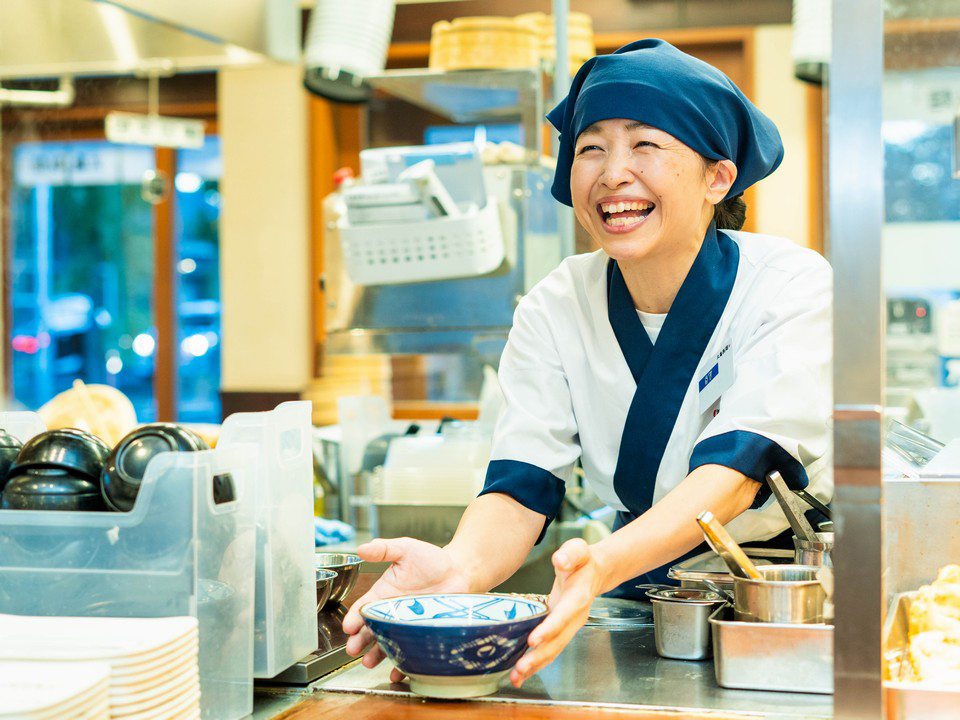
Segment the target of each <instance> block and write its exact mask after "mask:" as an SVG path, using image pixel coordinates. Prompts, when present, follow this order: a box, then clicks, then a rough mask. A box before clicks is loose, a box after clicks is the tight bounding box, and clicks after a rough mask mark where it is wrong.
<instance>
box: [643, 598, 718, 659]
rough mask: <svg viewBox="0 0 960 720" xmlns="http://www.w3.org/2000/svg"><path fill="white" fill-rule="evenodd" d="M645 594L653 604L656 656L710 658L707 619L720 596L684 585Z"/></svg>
mask: <svg viewBox="0 0 960 720" xmlns="http://www.w3.org/2000/svg"><path fill="white" fill-rule="evenodd" d="M647 597H648V598H650V602H651V603H652V604H653V636H654V640H655V642H656V646H657V654H658V655H660V656H661V657H665V658H673V659H675V660H703V659H705V658H708V657H710V655H711V653H712V651H713V646H712V645H711V642H710V623H709V622H708V619H709V618H710V614H711V613H712V612H713V611H714V609H715V608H716V607H717V605H720V604H722V603H723V602H724V601H723V598H721V597H720V596H719V595H717V593H715V592H709V591H706V590H690V589H684V588H678V589H675V590H674V589H666V588H664V589H660V590H650V591H649V592H648V593H647Z"/></svg>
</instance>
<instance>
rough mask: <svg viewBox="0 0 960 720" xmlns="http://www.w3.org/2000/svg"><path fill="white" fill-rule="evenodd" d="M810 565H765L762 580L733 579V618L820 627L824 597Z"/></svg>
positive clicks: (762, 570) (761, 570)
mask: <svg viewBox="0 0 960 720" xmlns="http://www.w3.org/2000/svg"><path fill="white" fill-rule="evenodd" d="M819 569H820V568H818V567H816V566H813V565H766V566H761V567H758V568H757V570H758V571H759V572H760V574H761V575H762V576H763V579H762V580H754V579H751V578H740V577H735V578H734V579H733V598H734V617H735V618H736V619H737V620H741V621H745V622H769V623H820V622H823V601H824V599H825V597H826V593H825V592H824V590H823V586H822V585H821V584H820V581H819V580H818V579H817V571H818V570H819Z"/></svg>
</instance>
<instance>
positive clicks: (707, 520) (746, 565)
mask: <svg viewBox="0 0 960 720" xmlns="http://www.w3.org/2000/svg"><path fill="white" fill-rule="evenodd" d="M697 524H698V525H699V526H700V529H701V530H703V535H704V537H706V538H707V544H709V545H710V547H712V548H713V551H714V552H715V553H717V555H719V556H720V557H721V558H723V561H724V562H725V563H726V564H727V567H728V568H730V572H731V573H733V574H734V575H737V576H738V577H744V578H752V579H754V580H762V579H763V576H762V575H761V574H760V573H759V572H758V571H757V567H756V566H755V565H754V564H753V562H752V561H751V560H750V558H748V557H747V554H746V553H745V552H744V551H743V549H742V548H741V547H740V546H739V545H737V543H736V541H735V540H734V539H733V538H732V537H730V533H728V532H727V530H726V528H725V527H723V525H721V524H720V521H719V520H717V519H716V518H715V517H714V516H713V513H712V512H710V511H709V510H704V511H703V512H702V513H700V514H699V515H697Z"/></svg>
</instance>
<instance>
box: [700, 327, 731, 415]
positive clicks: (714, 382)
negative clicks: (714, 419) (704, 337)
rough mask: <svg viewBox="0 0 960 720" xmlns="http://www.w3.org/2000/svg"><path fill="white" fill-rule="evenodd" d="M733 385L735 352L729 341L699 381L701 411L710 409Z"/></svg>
mask: <svg viewBox="0 0 960 720" xmlns="http://www.w3.org/2000/svg"><path fill="white" fill-rule="evenodd" d="M731 385H733V353H732V352H731V351H730V343H727V344H726V345H725V346H724V347H723V350H721V351H720V352H718V353H717V355H716V357H715V358H714V359H713V364H712V365H711V366H710V368H709V369H708V370H707V372H706V373H705V374H704V375H703V376H702V377H700V379H699V380H698V381H697V389H698V391H699V394H700V413H701V414H702V413H705V412H706V411H707V410H709V409H710V406H711V405H713V404H714V403H715V402H716V401H717V400H719V399H720V396H721V395H722V394H723V392H724V391H725V390H726V389H727V388H729V387H730V386H731Z"/></svg>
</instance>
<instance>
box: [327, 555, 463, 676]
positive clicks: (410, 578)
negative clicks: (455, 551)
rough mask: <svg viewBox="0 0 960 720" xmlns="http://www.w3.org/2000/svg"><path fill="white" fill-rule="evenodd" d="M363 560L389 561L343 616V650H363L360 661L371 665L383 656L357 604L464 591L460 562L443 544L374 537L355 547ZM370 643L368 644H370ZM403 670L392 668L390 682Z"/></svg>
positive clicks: (353, 653) (349, 652) (354, 652)
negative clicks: (370, 585) (344, 634)
mask: <svg viewBox="0 0 960 720" xmlns="http://www.w3.org/2000/svg"><path fill="white" fill-rule="evenodd" d="M357 554H358V555H359V556H360V557H361V558H362V559H363V560H365V561H367V562H389V563H392V564H391V565H390V567H389V568H387V570H386V572H384V573H383V575H382V576H381V577H380V579H379V580H377V581H376V582H375V583H374V584H373V586H372V587H371V588H370V590H368V591H367V592H366V594H364V595H363V596H362V597H361V598H360V599H359V600H357V601H356V602H355V603H353V605H352V606H351V607H350V610H349V611H348V612H347V616H346V617H345V618H344V619H343V630H344V632H345V633H347V635H349V636H350V637H349V638H348V639H347V646H346V650H347V654H348V655H352V656H354V657H356V656H357V655H360V654H361V653H363V652H364V651H365V650H366V654H365V655H364V656H363V661H362V662H363V664H364V666H366V667H368V668H372V667H374V666H375V665H376V664H377V663H379V662H380V661H381V660H383V658H384V654H383V651H382V650H381V649H380V646H379V645H377V644H376V642H375V640H374V637H373V633H371V632H370V629H369V628H367V626H366V625H365V624H364V622H363V618H362V617H361V616H360V608H361V607H363V606H364V605H365V604H366V603H368V602H371V601H373V600H382V599H385V598H391V597H397V596H399V595H412V594H416V593H428V592H468V591H469V588H470V583H469V580H468V578H467V577H466V575H464V574H463V572H462V570H461V566H459V565H458V563H457V562H456V561H455V559H454V558H453V556H452V555H451V553H450V552H449V551H448V550H447V549H446V548H441V547H437V546H436V545H431V544H430V543H427V542H423V541H422V540H414V539H413V538H393V539H390V540H382V539H376V540H372V541H370V542H368V543H365V544H363V545H361V546H360V547H359V548H357ZM371 646H372V647H371ZM402 679H403V674H402V673H401V672H400V671H399V670H397V669H396V668H394V669H393V671H392V672H391V673H390V680H391V682H399V681H400V680H402Z"/></svg>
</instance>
